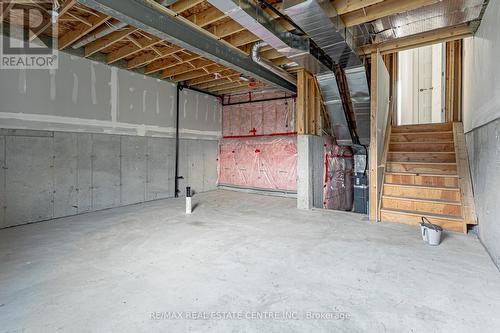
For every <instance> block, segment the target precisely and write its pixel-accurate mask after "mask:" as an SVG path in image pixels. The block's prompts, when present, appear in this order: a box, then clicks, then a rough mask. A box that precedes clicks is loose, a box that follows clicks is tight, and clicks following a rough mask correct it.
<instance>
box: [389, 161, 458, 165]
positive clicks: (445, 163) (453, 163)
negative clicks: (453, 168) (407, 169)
mask: <svg viewBox="0 0 500 333" xmlns="http://www.w3.org/2000/svg"><path fill="white" fill-rule="evenodd" d="M387 163H396V164H422V165H428V164H430V165H455V164H457V163H456V162H413V161H388V162H387Z"/></svg>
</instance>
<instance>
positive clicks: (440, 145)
mask: <svg viewBox="0 0 500 333" xmlns="http://www.w3.org/2000/svg"><path fill="white" fill-rule="evenodd" d="M461 126H462V124H461V123H443V124H424V125H406V126H397V127H392V129H391V134H390V141H389V145H388V150H387V155H386V156H387V157H386V159H387V160H386V162H385V174H384V181H383V188H382V193H381V202H380V220H381V221H383V222H395V223H404V224H412V225H416V224H418V223H420V222H421V218H422V216H425V217H426V218H427V219H429V220H430V221H431V222H432V223H435V224H439V225H441V226H442V227H443V228H444V229H445V230H450V231H459V232H467V225H468V224H476V223H477V222H476V218H475V212H474V204H473V200H472V199H473V198H472V188H471V185H470V174H469V165H468V160H467V155H466V150H465V141H464V138H463V129H462V127H461ZM460 131H461V132H460Z"/></svg>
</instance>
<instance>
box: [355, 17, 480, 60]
mask: <svg viewBox="0 0 500 333" xmlns="http://www.w3.org/2000/svg"><path fill="white" fill-rule="evenodd" d="M470 36H472V30H471V28H470V27H469V26H468V25H467V24H461V25H456V26H452V27H446V28H441V29H436V30H431V31H427V32H424V33H421V34H416V35H412V36H408V37H403V38H398V39H394V40H391V41H387V42H384V43H380V44H373V45H371V44H370V45H366V46H363V47H361V50H362V52H363V53H364V54H368V53H371V52H376V51H377V49H378V50H379V51H380V53H381V54H388V53H393V52H399V51H404V50H408V49H412V48H415V47H421V46H426V45H431V44H435V43H442V42H448V41H452V40H457V39H462V38H465V37H470Z"/></svg>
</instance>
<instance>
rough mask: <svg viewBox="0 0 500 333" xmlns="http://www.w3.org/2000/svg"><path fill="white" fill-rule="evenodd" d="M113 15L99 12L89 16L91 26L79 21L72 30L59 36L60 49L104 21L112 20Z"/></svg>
mask: <svg viewBox="0 0 500 333" xmlns="http://www.w3.org/2000/svg"><path fill="white" fill-rule="evenodd" d="M110 19H111V17H109V16H107V15H104V14H101V13H97V14H96V15H90V16H89V18H88V22H89V23H90V24H91V25H90V26H88V25H86V24H84V23H79V24H78V25H77V26H76V27H75V28H73V29H72V30H69V31H68V32H66V33H64V34H63V35H61V36H59V37H58V48H59V49H60V50H62V49H64V48H66V47H68V46H70V45H71V44H73V43H74V42H76V41H77V40H79V39H80V38H82V37H83V36H85V35H86V34H89V33H91V32H92V31H94V30H95V29H97V28H98V27H100V26H101V25H102V24H104V22H106V21H108V20H110Z"/></svg>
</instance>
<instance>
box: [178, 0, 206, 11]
mask: <svg viewBox="0 0 500 333" xmlns="http://www.w3.org/2000/svg"><path fill="white" fill-rule="evenodd" d="M204 1H205V0H181V1H177V2H175V3H174V4H172V5H171V6H170V10H172V11H174V12H176V13H178V14H179V13H182V12H184V11H186V10H189V9H191V8H193V7H194V6H197V5H199V4H200V3H202V2H204Z"/></svg>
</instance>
